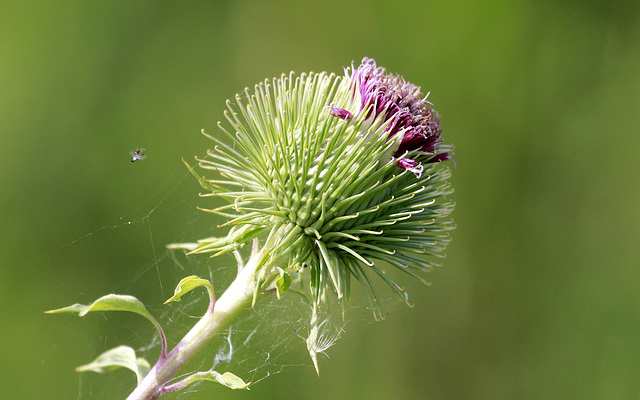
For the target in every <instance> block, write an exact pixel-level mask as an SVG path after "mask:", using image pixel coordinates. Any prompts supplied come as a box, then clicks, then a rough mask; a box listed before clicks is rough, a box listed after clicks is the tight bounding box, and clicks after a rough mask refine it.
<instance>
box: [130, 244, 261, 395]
mask: <svg viewBox="0 0 640 400" xmlns="http://www.w3.org/2000/svg"><path fill="white" fill-rule="evenodd" d="M263 262H264V251H258V252H255V253H254V254H252V256H251V258H250V259H249V261H248V262H247V264H246V265H245V266H244V268H243V269H242V270H241V271H238V275H237V276H236V279H235V280H234V281H233V282H232V283H231V285H230V286H229V287H228V288H227V290H226V291H225V292H224V293H223V294H222V296H220V298H219V299H218V300H217V302H216V303H215V307H214V309H213V312H212V310H211V309H209V310H208V311H207V313H206V314H205V315H204V316H203V317H202V319H200V321H198V323H197V324H196V325H195V326H194V327H193V328H192V329H191V330H190V331H189V332H188V333H187V334H186V335H185V336H184V338H183V339H182V340H181V341H180V343H178V344H177V345H176V347H175V348H174V349H173V350H171V352H170V353H169V354H168V355H167V356H166V357H165V358H162V357H161V358H160V359H159V360H158V362H157V363H156V365H154V366H153V368H152V369H151V371H149V373H148V374H147V375H146V376H145V377H144V379H143V380H142V381H141V382H140V383H139V384H138V386H137V387H136V388H135V390H134V391H133V392H132V393H131V394H130V395H129V397H127V400H153V399H157V398H158V397H160V396H161V395H163V394H165V393H168V392H169V390H167V389H166V388H167V383H168V382H169V381H170V380H171V379H173V378H174V377H175V376H176V374H177V373H178V371H179V370H180V369H181V368H182V367H183V366H184V365H185V364H186V363H187V362H188V361H190V360H191V359H192V358H193V357H194V356H195V355H196V354H198V352H199V351H200V350H201V349H202V347H203V346H204V345H205V344H206V343H207V342H208V341H209V340H210V339H211V338H212V337H213V336H214V335H216V334H217V333H220V332H222V331H223V330H224V329H225V328H227V327H228V326H229V325H230V323H231V322H232V321H233V319H234V317H235V316H236V315H237V314H238V313H239V312H241V311H242V310H244V309H245V308H246V307H247V305H248V304H249V303H250V300H251V299H252V298H253V293H254V289H255V284H256V283H255V272H256V270H257V269H258V268H259V267H260V266H261V264H262V263H263Z"/></svg>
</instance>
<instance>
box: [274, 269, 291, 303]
mask: <svg viewBox="0 0 640 400" xmlns="http://www.w3.org/2000/svg"><path fill="white" fill-rule="evenodd" d="M278 272H279V273H280V276H279V277H278V279H276V295H277V296H278V298H280V294H282V293H284V292H285V291H286V290H287V289H289V286H291V282H292V281H293V279H292V278H291V275H289V273H288V272H287V271H284V270H282V269H280V268H278Z"/></svg>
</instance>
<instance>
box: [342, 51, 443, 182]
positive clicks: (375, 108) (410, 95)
mask: <svg viewBox="0 0 640 400" xmlns="http://www.w3.org/2000/svg"><path fill="white" fill-rule="evenodd" d="M352 71H353V72H352V74H351V75H350V76H348V77H349V78H350V79H351V90H352V96H351V102H352V105H353V106H355V107H356V110H355V111H354V113H355V114H361V113H366V115H365V118H372V119H376V118H378V117H381V118H383V119H384V121H388V125H387V128H386V132H387V134H388V138H389V139H391V138H394V137H396V136H397V135H401V139H400V141H399V146H398V148H397V149H396V150H395V152H394V153H393V156H394V157H396V158H397V159H398V161H397V163H396V165H397V166H398V167H401V168H404V169H407V170H410V171H411V172H413V173H414V174H416V176H418V177H419V176H420V175H421V173H422V169H423V168H422V167H421V164H426V163H434V162H440V161H446V160H451V159H452V156H453V148H452V147H450V146H441V145H442V139H441V138H440V133H441V131H442V129H441V127H440V119H439V116H438V113H437V112H436V111H435V110H434V109H433V108H432V104H431V103H430V102H429V101H427V96H428V95H427V96H425V95H423V94H422V92H421V91H420V88H419V87H418V86H415V85H414V84H412V83H410V82H407V81H405V80H404V78H402V77H401V76H399V75H392V74H388V73H387V72H386V70H385V68H382V67H378V66H377V65H376V62H375V60H373V59H370V58H365V59H363V60H362V63H361V64H360V66H359V67H358V68H355V67H352ZM347 75H349V71H347ZM331 109H332V113H331V115H333V116H335V117H339V118H342V119H347V118H344V115H348V116H349V117H351V114H352V113H351V112H350V111H348V110H344V109H339V108H336V107H331Z"/></svg>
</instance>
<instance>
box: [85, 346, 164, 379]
mask: <svg viewBox="0 0 640 400" xmlns="http://www.w3.org/2000/svg"><path fill="white" fill-rule="evenodd" d="M118 368H127V369H129V370H131V371H133V372H134V373H135V374H136V378H137V379H138V383H140V381H141V380H142V378H144V376H145V375H146V374H147V373H148V372H149V370H150V369H151V366H150V365H149V363H148V362H147V360H145V359H144V358H136V352H135V350H133V349H132V348H131V347H129V346H118V347H116V348H113V349H111V350H107V351H105V352H104V353H102V354H100V355H99V356H98V357H97V358H96V359H95V360H93V361H92V362H90V363H89V364H85V365H81V366H79V367H78V368H76V371H77V372H85V371H93V372H97V373H103V372H106V371H112V370H114V369H118Z"/></svg>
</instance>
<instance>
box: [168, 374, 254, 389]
mask: <svg viewBox="0 0 640 400" xmlns="http://www.w3.org/2000/svg"><path fill="white" fill-rule="evenodd" d="M202 380H204V381H211V382H218V383H219V384H221V385H223V386H226V387H228V388H230V389H247V390H248V389H249V385H251V382H249V383H245V382H244V381H243V380H242V379H240V378H238V377H237V376H236V375H234V374H232V373H231V372H225V373H224V374H221V373H219V372H216V371H206V372H196V373H195V374H193V375H191V376H188V377H187V378H185V379H184V380H183V381H181V382H180V384H181V386H182V385H184V386H187V385H190V384H192V383H194V382H196V381H202ZM184 386H183V387H184Z"/></svg>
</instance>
